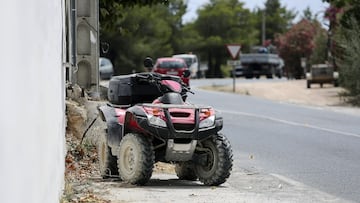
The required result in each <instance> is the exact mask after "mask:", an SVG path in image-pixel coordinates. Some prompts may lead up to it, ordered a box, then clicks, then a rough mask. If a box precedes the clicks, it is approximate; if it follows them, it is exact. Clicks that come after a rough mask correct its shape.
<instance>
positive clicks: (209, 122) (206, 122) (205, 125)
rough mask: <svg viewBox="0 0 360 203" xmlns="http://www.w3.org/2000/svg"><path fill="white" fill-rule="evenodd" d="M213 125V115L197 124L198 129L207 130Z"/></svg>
mask: <svg viewBox="0 0 360 203" xmlns="http://www.w3.org/2000/svg"><path fill="white" fill-rule="evenodd" d="M214 123H215V115H212V116H210V117H208V118H206V119H204V120H202V121H201V122H200V124H199V128H208V127H211V126H213V125H214Z"/></svg>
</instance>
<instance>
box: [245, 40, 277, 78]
mask: <svg viewBox="0 0 360 203" xmlns="http://www.w3.org/2000/svg"><path fill="white" fill-rule="evenodd" d="M240 61H241V66H242V68H243V74H244V76H245V78H248V79H250V78H253V77H255V78H260V76H262V75H264V76H266V78H273V77H274V76H276V77H278V78H281V77H282V76H283V66H284V61H283V60H282V59H281V58H280V57H279V55H278V54H276V53H271V52H269V51H268V49H267V48H265V47H258V46H256V47H253V48H252V51H251V53H246V54H240Z"/></svg>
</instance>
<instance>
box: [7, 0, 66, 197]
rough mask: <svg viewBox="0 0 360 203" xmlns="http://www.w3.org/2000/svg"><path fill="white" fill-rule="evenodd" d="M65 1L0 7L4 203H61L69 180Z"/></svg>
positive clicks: (18, 1)
mask: <svg viewBox="0 0 360 203" xmlns="http://www.w3.org/2000/svg"><path fill="white" fill-rule="evenodd" d="M62 18H63V16H62V1H61V0H27V1H23V0H11V1H2V2H1V6H0V27H1V29H0V70H1V73H0V95H1V96H0V109H1V110H0V161H1V163H0V202H2V203H17V202H19V203H20V202H21V203H24V202H28V203H29V202H30V203H42V202H44V203H52V202H59V199H60V196H61V193H62V188H63V179H64V177H63V176H64V156H65V136H64V135H65V104H64V102H65V94H64V91H65V90H64V88H65V84H64V68H63V67H62V27H63V26H62Z"/></svg>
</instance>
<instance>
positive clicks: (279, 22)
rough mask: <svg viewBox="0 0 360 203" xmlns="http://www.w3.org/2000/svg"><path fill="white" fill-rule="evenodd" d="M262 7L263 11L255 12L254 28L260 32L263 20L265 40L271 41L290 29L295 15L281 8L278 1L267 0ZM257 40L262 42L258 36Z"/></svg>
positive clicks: (293, 12) (291, 11)
mask: <svg viewBox="0 0 360 203" xmlns="http://www.w3.org/2000/svg"><path fill="white" fill-rule="evenodd" d="M264 6H265V8H264V10H262V9H258V10H257V11H256V13H257V25H256V27H257V28H258V29H259V31H261V30H262V23H263V20H265V28H266V30H265V40H270V41H272V40H274V39H275V36H276V35H277V34H283V33H285V32H286V31H287V30H288V29H289V28H290V27H291V25H292V21H293V20H294V18H295V16H296V15H297V13H296V12H295V11H293V10H287V9H286V8H285V7H282V6H281V4H280V1H279V0H267V1H266V2H265V4H264ZM263 15H264V16H263ZM259 33H261V32H259ZM259 40H260V42H261V41H262V36H261V35H259Z"/></svg>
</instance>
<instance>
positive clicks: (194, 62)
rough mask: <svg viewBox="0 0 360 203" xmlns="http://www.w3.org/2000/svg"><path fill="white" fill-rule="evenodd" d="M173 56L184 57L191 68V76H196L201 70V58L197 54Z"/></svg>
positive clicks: (175, 56) (176, 55) (176, 56)
mask: <svg viewBox="0 0 360 203" xmlns="http://www.w3.org/2000/svg"><path fill="white" fill-rule="evenodd" d="M172 57H174V58H182V59H184V61H185V62H186V65H187V67H188V68H189V70H190V73H191V74H190V77H191V78H196V76H197V72H198V71H199V60H198V57H197V56H196V55H195V54H175V55H173V56H172Z"/></svg>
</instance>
